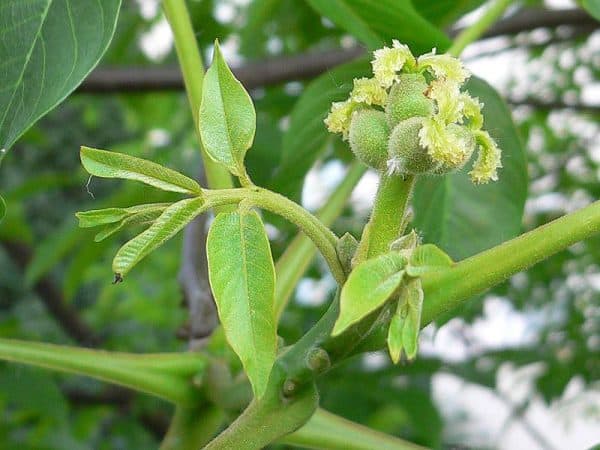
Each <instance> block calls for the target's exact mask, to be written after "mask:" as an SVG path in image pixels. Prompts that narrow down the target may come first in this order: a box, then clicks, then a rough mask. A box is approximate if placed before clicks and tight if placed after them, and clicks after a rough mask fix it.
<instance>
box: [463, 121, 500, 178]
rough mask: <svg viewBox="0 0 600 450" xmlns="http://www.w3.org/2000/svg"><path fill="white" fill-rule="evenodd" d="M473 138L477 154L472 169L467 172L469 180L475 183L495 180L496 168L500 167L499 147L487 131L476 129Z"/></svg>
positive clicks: (496, 175)
mask: <svg viewBox="0 0 600 450" xmlns="http://www.w3.org/2000/svg"><path fill="white" fill-rule="evenodd" d="M475 139H476V140H477V144H478V145H479V156H478V157H477V161H475V164H473V170H471V171H470V172H469V175H470V176H471V180H472V181H473V183H476V184H484V183H487V182H488V181H496V180H497V179H498V169H499V168H501V167H502V162H501V161H500V149H499V148H498V146H497V145H496V141H494V139H492V137H491V136H490V135H489V134H488V132H487V131H483V130H479V131H476V132H475Z"/></svg>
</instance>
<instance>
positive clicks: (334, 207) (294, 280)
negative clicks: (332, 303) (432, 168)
mask: <svg viewBox="0 0 600 450" xmlns="http://www.w3.org/2000/svg"><path fill="white" fill-rule="evenodd" d="M365 171H366V167H365V166H364V165H362V164H361V163H360V162H358V161H354V162H353V163H352V164H351V165H350V167H348V172H346V176H345V177H344V179H343V180H342V182H341V183H340V184H339V186H338V187H337V188H336V190H335V191H334V192H333V194H332V195H331V196H330V197H329V198H328V199H327V202H325V205H324V206H323V208H321V209H320V210H319V212H318V213H317V217H318V218H319V220H320V221H321V223H323V225H326V226H330V225H331V224H332V223H333V221H334V220H335V219H336V218H337V217H338V216H339V215H340V214H341V212H342V210H343V209H344V206H345V205H346V202H347V200H348V197H349V196H350V194H351V193H352V191H353V189H354V187H355V186H356V184H357V183H358V181H359V180H360V179H361V177H362V176H363V174H364V173H365ZM314 255H315V247H314V245H313V244H312V242H311V240H310V239H309V238H307V237H306V236H305V235H303V234H298V235H297V236H296V237H295V238H294V239H293V240H292V241H291V243H290V245H288V246H287V248H286V250H285V252H284V253H283V254H282V255H281V257H280V258H279V259H278V260H277V264H276V265H275V270H276V273H277V285H276V286H275V314H276V317H277V318H279V317H280V316H281V314H282V313H283V310H284V309H285V307H286V305H287V303H288V301H289V299H290V297H291V296H292V293H293V292H294V289H295V287H296V284H298V281H299V280H300V278H301V277H302V275H303V274H304V273H305V272H306V270H307V269H308V266H309V265H310V263H311V261H312V259H313V257H314Z"/></svg>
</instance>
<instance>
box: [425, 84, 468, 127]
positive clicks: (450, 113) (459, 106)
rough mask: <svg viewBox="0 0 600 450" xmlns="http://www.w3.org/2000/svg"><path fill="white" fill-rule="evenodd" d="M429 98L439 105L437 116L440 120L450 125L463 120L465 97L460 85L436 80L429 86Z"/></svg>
mask: <svg viewBox="0 0 600 450" xmlns="http://www.w3.org/2000/svg"><path fill="white" fill-rule="evenodd" d="M428 97H429V98H431V99H433V100H435V102H436V104H437V113H436V116H437V117H439V120H441V121H443V122H444V123H446V124H449V123H454V122H459V121H460V120H461V119H462V111H463V97H462V95H461V94H460V91H459V89H458V84H456V83H448V82H447V81H445V80H443V79H439V80H434V81H432V82H431V84H430V86H429V92H428Z"/></svg>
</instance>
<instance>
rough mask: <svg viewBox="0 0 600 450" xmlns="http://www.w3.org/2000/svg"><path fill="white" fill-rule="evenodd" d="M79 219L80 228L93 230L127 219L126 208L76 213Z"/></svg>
mask: <svg viewBox="0 0 600 450" xmlns="http://www.w3.org/2000/svg"><path fill="white" fill-rule="evenodd" d="M75 217H77V218H78V219H79V228H91V227H97V226H98V225H104V224H107V223H114V222H119V221H121V219H123V218H125V217H127V211H126V210H125V208H104V209H92V210H90V211H82V212H78V213H75Z"/></svg>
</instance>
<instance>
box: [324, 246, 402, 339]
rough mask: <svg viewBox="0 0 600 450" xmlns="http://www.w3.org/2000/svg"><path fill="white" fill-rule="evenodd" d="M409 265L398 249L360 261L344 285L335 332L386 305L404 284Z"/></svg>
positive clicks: (333, 332) (338, 332)
mask: <svg viewBox="0 0 600 450" xmlns="http://www.w3.org/2000/svg"><path fill="white" fill-rule="evenodd" d="M405 265H406V259H405V258H404V257H403V256H401V255H400V254H398V253H395V252H393V253H386V254H383V255H380V256H378V257H377V258H373V259H369V260H367V261H364V262H362V263H360V264H359V265H357V266H356V267H355V268H354V270H353V271H352V272H351V273H350V276H349V277H348V281H346V284H344V286H343V287H342V294H341V297H340V316H339V317H338V319H337V321H336V322H335V325H334V327H333V331H332V332H331V334H332V335H333V336H335V335H338V334H340V333H341V332H342V331H344V330H345V329H346V328H348V327H349V326H350V325H352V324H354V323H356V322H358V321H359V320H360V319H362V318H363V317H365V316H366V315H367V314H369V313H370V312H372V311H375V310H376V309H377V308H379V307H380V306H381V305H383V304H384V303H385V302H386V301H387V300H388V299H389V298H390V296H391V295H392V294H393V293H394V291H395V290H396V289H397V288H398V286H400V283H401V282H402V278H403V277H404V270H403V269H404V266H405Z"/></svg>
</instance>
